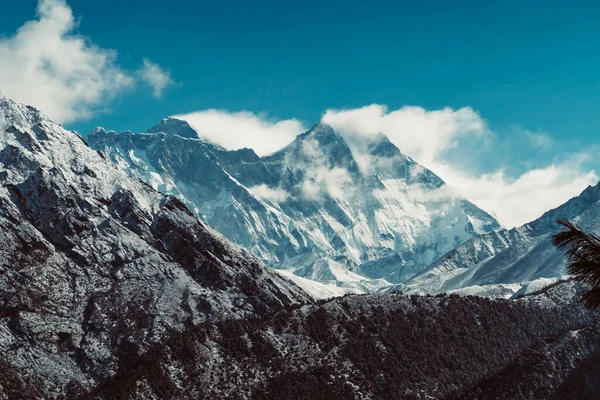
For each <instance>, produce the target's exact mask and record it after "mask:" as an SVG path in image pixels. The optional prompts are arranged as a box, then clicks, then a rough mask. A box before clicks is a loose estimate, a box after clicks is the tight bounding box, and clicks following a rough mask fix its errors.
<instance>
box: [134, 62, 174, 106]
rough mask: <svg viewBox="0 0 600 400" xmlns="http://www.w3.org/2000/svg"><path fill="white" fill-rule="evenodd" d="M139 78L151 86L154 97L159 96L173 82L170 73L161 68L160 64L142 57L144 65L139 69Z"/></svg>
mask: <svg viewBox="0 0 600 400" xmlns="http://www.w3.org/2000/svg"><path fill="white" fill-rule="evenodd" d="M139 75H140V78H141V79H142V80H143V81H144V82H146V83H147V84H148V85H149V86H150V87H151V88H152V94H153V95H154V97H161V96H162V94H163V91H164V90H165V89H166V88H167V87H168V86H170V85H172V84H173V79H171V73H170V72H168V71H165V70H163V69H162V68H161V67H160V65H158V64H155V63H153V62H152V61H150V60H149V59H147V58H144V65H143V66H142V68H140V70H139Z"/></svg>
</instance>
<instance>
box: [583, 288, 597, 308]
mask: <svg viewBox="0 0 600 400" xmlns="http://www.w3.org/2000/svg"><path fill="white" fill-rule="evenodd" d="M581 301H582V302H583V304H585V305H586V307H590V308H600V287H596V288H594V289H591V290H588V291H587V292H585V293H584V294H582V295H581Z"/></svg>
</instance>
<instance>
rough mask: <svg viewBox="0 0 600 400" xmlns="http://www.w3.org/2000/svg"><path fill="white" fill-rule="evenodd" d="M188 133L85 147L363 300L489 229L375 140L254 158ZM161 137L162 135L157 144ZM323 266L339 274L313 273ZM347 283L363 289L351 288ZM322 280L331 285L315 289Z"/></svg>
mask: <svg viewBox="0 0 600 400" xmlns="http://www.w3.org/2000/svg"><path fill="white" fill-rule="evenodd" d="M187 126H189V125H186V123H185V122H183V123H182V122H181V121H177V120H173V119H167V120H163V121H161V123H159V124H158V125H157V127H159V128H153V129H152V130H151V131H152V132H148V133H145V134H139V135H117V134H108V133H106V134H98V132H95V133H92V134H90V135H89V137H88V140H89V141H90V144H91V146H92V147H94V148H96V149H99V150H102V151H103V152H105V153H106V154H107V155H108V156H109V157H110V158H111V159H112V160H113V162H115V163H116V164H117V165H120V166H121V167H123V168H125V169H126V170H127V171H128V172H129V173H130V174H132V175H134V176H137V177H139V178H141V179H142V180H145V181H146V182H148V183H149V184H150V185H152V186H153V187H155V188H156V189H158V190H161V191H164V192H166V193H170V194H174V195H176V196H179V197H180V198H181V199H182V200H183V201H184V202H185V203H186V204H187V205H188V206H190V208H191V209H193V210H194V211H195V212H196V213H197V214H198V215H199V216H201V217H203V218H204V219H205V220H206V221H207V222H208V223H209V224H210V225H211V226H212V227H214V228H215V229H216V230H217V231H219V232H221V233H222V234H224V235H225V236H226V237H228V238H230V239H232V240H233V241H235V242H236V243H238V244H240V245H242V246H244V247H246V248H247V249H249V250H251V251H252V252H253V253H254V254H255V255H257V256H258V257H259V258H261V259H263V260H264V261H266V262H267V263H268V264H270V265H271V266H273V267H275V268H278V269H286V270H288V271H291V272H296V273H298V274H301V276H303V277H315V276H316V277H323V279H324V280H326V283H327V284H333V285H341V286H346V287H352V288H355V289H356V290H358V291H363V289H364V287H367V286H368V287H370V288H373V287H375V286H376V287H382V286H385V285H386V284H391V283H398V282H403V281H405V280H406V279H408V278H410V277H411V276H412V275H414V274H416V273H418V272H420V271H421V270H422V269H423V268H424V267H425V266H427V265H428V264H429V263H431V262H432V261H433V260H435V259H436V258H437V257H439V256H441V255H442V254H444V253H445V252H447V251H449V250H451V249H452V248H453V247H455V246H456V245H458V244H460V243H462V242H464V241H465V240H468V239H470V238H472V237H473V236H475V235H476V234H479V233H485V232H490V231H492V230H494V229H496V228H499V224H498V223H497V221H496V220H495V219H494V218H493V217H491V216H490V215H489V214H487V213H486V212H484V211H483V210H480V209H478V208H477V207H475V206H474V205H473V204H471V203H469V202H468V201H466V200H464V199H462V198H460V197H459V196H456V195H455V194H453V193H452V191H451V190H449V188H447V186H446V185H445V184H444V183H443V181H442V180H441V179H439V177H437V176H436V175H435V174H434V173H433V172H431V171H429V170H427V169H426V168H424V167H423V166H421V165H419V164H418V163H417V162H415V161H414V160H412V159H411V158H410V157H408V156H406V155H404V154H403V153H402V152H401V151H400V149H398V148H397V147H396V146H395V145H394V144H393V143H391V142H390V141H389V140H388V138H387V137H385V136H383V135H376V136H373V137H369V138H359V139H360V140H358V139H357V138H352V137H345V136H344V135H342V134H340V133H339V132H337V131H336V130H335V129H333V128H332V127H331V126H329V125H327V124H324V123H319V124H316V125H315V126H313V127H312V128H311V129H309V130H308V131H307V132H305V133H302V134H300V135H299V136H298V137H297V138H296V139H295V140H294V141H293V142H292V143H290V144H289V145H288V146H286V147H284V148H283V149H281V150H279V151H277V152H275V153H273V154H271V155H268V156H265V157H259V156H257V155H256V153H254V151H252V150H250V149H243V150H237V151H227V150H224V149H222V148H219V147H218V146H213V145H212V144H210V143H207V142H206V141H204V140H202V139H186V138H185V137H182V136H181V135H179V134H178V133H177V132H180V130H181V129H183V128H182V127H187ZM165 130H169V132H171V135H167V137H164V136H160V137H159V135H160V134H159V133H156V132H163V131H165ZM183 136H187V137H189V136H192V135H189V134H188V135H186V134H184V135H183ZM159 143H160V144H159ZM394 255H395V256H394ZM329 261H331V262H329ZM334 266H335V268H338V269H339V268H340V266H341V267H343V268H345V269H346V273H344V274H341V273H337V272H336V273H334V271H333V270H332V271H330V272H331V273H323V268H324V267H325V268H334ZM314 268H318V270H319V271H320V272H318V273H315V272H314V271H313V269H314ZM353 274H354V275H356V274H358V275H359V276H362V277H363V278H364V280H365V281H370V282H371V283H369V285H370V286H369V285H365V284H364V282H363V283H361V284H360V287H361V288H363V289H361V288H358V287H357V286H356V282H357V280H356V279H350V278H349V277H350V276H354V275H353ZM331 276H338V277H341V278H340V279H339V280H335V279H334V280H331V279H329V278H325V277H331ZM344 279H345V280H344Z"/></svg>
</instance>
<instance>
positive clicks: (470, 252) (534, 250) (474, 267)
mask: <svg viewBox="0 0 600 400" xmlns="http://www.w3.org/2000/svg"><path fill="white" fill-rule="evenodd" d="M558 218H567V219H570V220H573V221H574V222H575V223H577V224H578V225H579V226H580V227H581V228H583V229H584V230H586V231H588V232H592V233H595V234H598V233H600V224H598V221H600V184H598V185H596V186H593V187H592V186H590V187H588V188H587V189H586V190H584V191H583V192H582V193H581V194H580V195H579V196H577V197H575V198H573V199H571V200H569V201H568V202H567V203H565V204H563V205H562V206H560V207H558V208H556V209H553V210H550V211H548V212H546V213H545V214H544V215H542V216H541V217H540V218H538V219H536V220H535V221H533V222H530V223H528V224H525V225H523V226H521V227H518V228H513V229H510V230H506V229H504V230H499V231H496V232H492V233H488V234H485V235H481V236H477V237H475V238H473V239H471V240H469V241H467V242H465V243H463V244H461V245H460V246H458V247H456V248H455V249H454V250H452V251H450V252H449V253H448V254H446V255H444V256H443V257H441V258H440V259H439V260H437V261H436V262H434V263H433V264H432V265H431V266H430V267H428V268H427V269H426V270H425V271H423V272H421V273H420V274H418V275H416V276H415V277H413V278H412V279H411V280H409V281H408V282H407V283H405V284H403V285H399V286H398V287H397V288H395V290H401V291H409V292H427V293H439V292H445V291H453V290H459V289H460V290H461V291H462V292H464V291H465V288H467V290H468V292H469V293H471V294H478V293H484V292H485V291H486V290H489V288H490V287H494V286H496V287H497V286H498V284H516V285H514V286H513V287H512V290H508V291H506V292H505V293H504V296H510V295H512V294H514V293H515V292H517V291H519V290H520V289H521V287H523V286H524V285H526V284H527V283H528V282H530V281H536V280H538V281H541V282H542V283H546V284H547V283H548V279H546V278H554V279H559V278H560V277H561V276H563V275H565V273H566V272H565V261H564V257H563V255H562V254H561V253H560V252H559V251H557V250H556V249H555V248H554V246H553V245H552V241H551V239H552V235H553V234H555V233H556V232H558V231H559V230H560V227H559V226H558V225H557V224H556V220H557V219H558ZM469 288H470V290H469Z"/></svg>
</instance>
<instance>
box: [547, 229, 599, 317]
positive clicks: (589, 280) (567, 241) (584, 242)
mask: <svg viewBox="0 0 600 400" xmlns="http://www.w3.org/2000/svg"><path fill="white" fill-rule="evenodd" d="M557 223H558V224H559V225H561V226H563V227H565V228H566V229H565V230H563V231H562V232H559V233H557V234H556V235H554V236H553V237H552V244H554V246H556V247H557V248H558V249H560V250H563V251H564V252H565V255H566V256H567V269H568V272H569V273H570V274H571V275H573V276H574V277H575V279H577V280H579V281H580V282H583V283H585V284H587V285H588V286H590V287H592V288H593V289H592V290H590V291H588V292H587V293H585V294H584V295H583V297H582V299H583V301H584V303H585V304H586V305H588V306H591V307H600V288H599V287H600V238H598V237H597V236H594V235H591V234H588V233H585V232H584V231H582V230H581V229H579V228H578V227H577V226H575V224H573V223H572V222H571V221H568V220H566V219H559V220H558V221H557Z"/></svg>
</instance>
